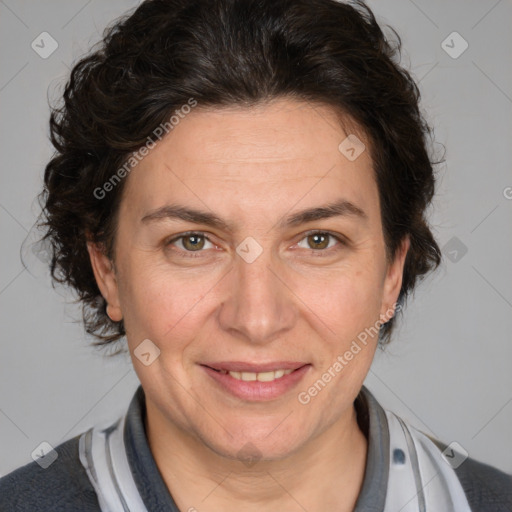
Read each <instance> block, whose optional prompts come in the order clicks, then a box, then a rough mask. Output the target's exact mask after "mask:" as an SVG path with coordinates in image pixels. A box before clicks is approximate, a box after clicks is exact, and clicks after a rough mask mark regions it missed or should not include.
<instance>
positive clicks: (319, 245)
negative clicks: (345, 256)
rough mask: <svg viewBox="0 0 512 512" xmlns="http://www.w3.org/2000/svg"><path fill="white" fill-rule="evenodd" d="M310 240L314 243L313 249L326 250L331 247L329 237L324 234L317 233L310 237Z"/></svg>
mask: <svg viewBox="0 0 512 512" xmlns="http://www.w3.org/2000/svg"><path fill="white" fill-rule="evenodd" d="M308 239H309V240H310V241H313V244H314V246H312V245H311V244H310V247H311V248H312V249H325V248H326V247H327V246H328V245H329V235H326V234H322V233H315V234H313V235H309V237H308Z"/></svg>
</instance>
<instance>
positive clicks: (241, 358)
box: [89, 99, 407, 459]
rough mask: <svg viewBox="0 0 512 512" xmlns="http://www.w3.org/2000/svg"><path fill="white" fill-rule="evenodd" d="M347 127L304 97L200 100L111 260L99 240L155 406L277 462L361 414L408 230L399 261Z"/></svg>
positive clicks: (105, 277) (125, 203) (228, 446)
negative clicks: (359, 402)
mask: <svg viewBox="0 0 512 512" xmlns="http://www.w3.org/2000/svg"><path fill="white" fill-rule="evenodd" d="M348 135H349V133H345V132H344V131H343V129H342V128H341V126H340V123H339V121H338V118H337V117H336V115H335V112H334V111H333V110H332V109H330V108H329V107H326V106H320V105H315V106H312V105H309V104H306V103H301V102H297V101H294V100H285V99H280V100H276V101H273V102H272V103H269V104H266V105H260V106H257V107H252V108H250V109H249V108H242V107H240V108H234V107H233V108H229V109H227V108H223V109H215V110H200V109H199V107H197V108H196V109H195V110H193V111H192V112H191V113H190V114H188V115H187V116H186V117H184V118H183V119H181V120H180V122H179V124H178V125H177V126H175V128H174V129H173V131H172V132H170V134H169V135H168V136H166V137H165V138H164V139H162V140H161V141H160V142H159V143H158V144H157V145H156V147H155V148H153V149H152V150H151V151H150V152H149V154H148V155H147V156H146V157H145V158H144V159H143V160H142V161H141V162H140V163H139V164H138V165H137V166H136V167H135V169H134V170H133V171H132V172H131V174H130V175H129V177H128V178H127V183H126V186H125V190H124V191H123V197H122V202H121V206H120V211H119V224H118V233H117V238H116V245H115V258H114V261H115V264H114V267H111V266H110V264H109V261H108V260H107V259H106V257H105V256H102V255H101V253H100V252H99V251H98V250H97V249H96V248H94V247H93V246H90V247H89V251H90V255H91V261H92V264H93V268H94V271H95V275H96V279H97V281H98V284H99V286H100V289H101V291H102V294H103V295H104V296H105V298H106V299H107V302H108V303H109V305H110V306H109V313H110V316H111V318H113V319H114V320H119V319H121V318H123V319H124V323H125V328H126V331H127V340H128V345H129V348H130V352H131V354H132V360H133V365H134V368H135V371H136V372H137V374H138V377H139V379H140V381H141V384H142V386H143V388H144V391H145V394H146V400H147V410H148V417H149V415H150V414H151V415H152V417H153V418H154V421H160V422H161V423H162V424H166V425H168V426H169V427H170V428H173V429H177V430H179V431H180V432H182V433H186V435H188V436H189V437H190V439H191V440H193V441H194V442H199V443H201V445H203V446H207V447H209V448H211V449H212V450H213V451H214V452H216V453H217V454H220V455H224V456H226V457H236V455H237V453H239V452H240V451H241V450H244V449H246V448H247V447H248V446H253V447H256V450H257V452H258V453H259V454H260V456H262V457H264V458H266V459H276V458H282V457H285V456H286V455H287V454H291V453H292V452H294V451H295V450H297V449H299V448H301V447H303V446H306V445H307V443H308V441H310V440H312V439H314V438H316V437H317V436H319V435H321V434H322V433H324V432H327V431H328V430H329V429H330V428H334V426H336V425H342V424H344V423H347V422H348V421H349V418H352V417H353V416H352V413H353V401H354V399H355V397H356V395H357V393H358V392H359V390H360V388H361V385H362V383H363V380H364V378H365V376H366V374H367V372H368V370H369V367H370V364H371V361H372V358H373V355H374V351H375V348H376V345H377V335H375V331H376V329H375V325H376V323H377V325H378V321H379V319H380V318H381V315H384V316H385V315H387V319H389V316H390V315H389V311H390V308H392V307H393V305H394V304H395V302H396V299H397V297H398V293H399V291H400V286H401V276H402V268H403V262H404V257H405V253H406V250H407V241H405V242H404V244H403V246H402V249H401V250H400V251H399V252H398V254H397V257H396V258H395V260H394V261H393V262H388V261H387V258H386V250H385V244H384V237H383V231H382V222H381V217H380V207H379V196H378V189H377V185H376V182H375V178H374V174H373V170H372V165H371V160H370V155H369V151H368V146H367V149H366V150H364V151H363V152H362V153H361V154H360V155H359V156H358V157H357V158H356V159H355V160H354V159H353V158H347V156H346V155H349V156H353V155H352V152H350V150H349V151H348V152H346V151H345V152H342V151H340V150H339V149H338V147H339V145H340V143H342V142H343V141H344V140H345V139H346V137H347V136H348ZM358 137H359V139H360V140H362V141H364V137H363V136H362V135H361V134H359V135H358ZM344 147H345V146H342V148H344ZM356 149H357V148H356ZM372 326H373V327H374V329H373V330H371V329H370V331H371V333H372V334H373V336H372V335H370V336H367V337H366V340H365V343H362V342H361V341H359V342H357V340H358V336H359V340H361V339H362V337H361V333H362V332H364V331H365V329H368V328H371V327H372ZM366 332H368V331H366ZM143 340H150V341H145V342H144V343H145V344H146V345H142V346H141V347H142V348H143V349H139V350H140V351H142V352H143V353H144V354H146V355H145V356H143V358H142V359H143V360H145V362H146V363H150V364H144V363H143V362H142V361H141V360H139V358H138V357H136V355H135V354H136V353H138V351H137V347H139V345H140V344H141V342H143ZM354 340H356V344H357V345H358V346H359V350H357V349H356V348H355V346H354ZM134 351H135V353H134ZM158 351H159V352H158ZM347 352H351V353H352V357H350V356H349V354H347ZM147 354H149V355H147ZM340 358H341V359H340ZM341 361H343V363H342V362H341ZM336 362H338V365H336ZM340 365H341V369H340ZM228 370H229V371H231V373H229V372H227V371H228ZM283 370H285V372H284V375H283ZM273 371H276V373H273ZM326 372H327V373H328V374H329V375H330V378H329V377H328V376H327V377H326ZM254 379H256V380H254ZM319 380H320V381H322V384H319ZM315 383H316V385H315ZM315 386H316V387H315ZM314 389H316V392H315V391H314ZM248 443H250V444H248Z"/></svg>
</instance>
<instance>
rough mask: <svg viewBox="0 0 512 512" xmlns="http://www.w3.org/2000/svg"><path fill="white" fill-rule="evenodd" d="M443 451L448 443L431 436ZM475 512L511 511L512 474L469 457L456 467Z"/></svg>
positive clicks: (456, 472)
mask: <svg viewBox="0 0 512 512" xmlns="http://www.w3.org/2000/svg"><path fill="white" fill-rule="evenodd" d="M430 439H431V440H432V441H433V442H434V443H435V444H436V445H437V447H438V448H439V449H440V450H441V451H443V450H444V449H445V448H446V446H447V445H446V444H444V443H441V442H440V441H438V440H436V439H432V438H430ZM455 474H456V475H457V477H458V479H459V481H460V484H461V486H462V488H463V489H464V492H465V493H466V497H467V500H468V502H469V505H470V507H471V510H472V511H473V512H489V511H491V510H492V511H493V512H511V511H512V475H509V474H507V473H504V472H503V471H500V470H499V469H497V468H495V467H493V466H489V465H488V464H484V463H483V462H479V461H477V460H475V459H472V458H467V459H466V460H465V461H464V462H463V463H462V464H461V465H460V466H458V467H457V468H456V469H455Z"/></svg>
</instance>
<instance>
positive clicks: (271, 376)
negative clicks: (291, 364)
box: [228, 370, 293, 382]
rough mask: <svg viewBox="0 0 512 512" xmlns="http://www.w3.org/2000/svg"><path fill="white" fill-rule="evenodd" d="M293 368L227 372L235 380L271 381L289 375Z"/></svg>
mask: <svg viewBox="0 0 512 512" xmlns="http://www.w3.org/2000/svg"><path fill="white" fill-rule="evenodd" d="M292 372H293V370H276V371H273V372H260V373H254V372H228V373H229V375H231V377H233V378H234V379H237V380H243V381H246V382H250V381H255V380H257V381H259V382H271V381H273V380H276V379H280V378H281V377H283V376H284V375H289V374H290V373H292Z"/></svg>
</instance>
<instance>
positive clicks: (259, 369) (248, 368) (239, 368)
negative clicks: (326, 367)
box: [202, 361, 308, 373]
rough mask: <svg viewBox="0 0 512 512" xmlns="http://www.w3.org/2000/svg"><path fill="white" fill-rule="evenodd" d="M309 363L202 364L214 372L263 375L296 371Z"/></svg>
mask: <svg viewBox="0 0 512 512" xmlns="http://www.w3.org/2000/svg"><path fill="white" fill-rule="evenodd" d="M306 364H308V363H302V362H298V361H271V362H269V363H248V362H245V361H219V362H214V363H202V365H203V366H208V367H210V368H213V369H214V370H226V371H228V372H251V373H263V372H271V371H276V370H296V369H298V368H301V367H302V366H305V365H306Z"/></svg>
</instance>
